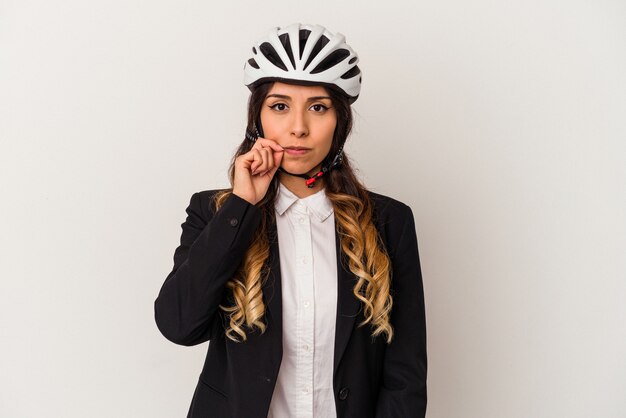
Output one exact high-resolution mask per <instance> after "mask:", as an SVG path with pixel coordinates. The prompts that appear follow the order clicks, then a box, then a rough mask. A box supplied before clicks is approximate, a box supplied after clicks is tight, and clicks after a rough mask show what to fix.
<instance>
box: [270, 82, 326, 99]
mask: <svg viewBox="0 0 626 418" xmlns="http://www.w3.org/2000/svg"><path fill="white" fill-rule="evenodd" d="M267 94H268V95H270V94H280V95H285V96H289V97H292V98H293V99H298V98H305V99H306V98H309V97H314V96H328V95H329V94H328V90H326V88H325V87H323V86H303V85H299V84H287V83H281V82H279V81H277V82H275V83H274V85H272V87H271V88H270V90H269V91H268V92H267Z"/></svg>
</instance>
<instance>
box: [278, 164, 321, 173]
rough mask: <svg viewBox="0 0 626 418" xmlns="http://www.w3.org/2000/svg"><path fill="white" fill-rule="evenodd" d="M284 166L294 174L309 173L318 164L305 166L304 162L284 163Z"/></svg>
mask: <svg viewBox="0 0 626 418" xmlns="http://www.w3.org/2000/svg"><path fill="white" fill-rule="evenodd" d="M282 167H283V169H284V170H287V171H289V172H290V173H292V174H307V173H309V172H311V171H312V170H313V169H314V168H315V167H317V166H316V165H314V166H304V165H303V164H283V165H282Z"/></svg>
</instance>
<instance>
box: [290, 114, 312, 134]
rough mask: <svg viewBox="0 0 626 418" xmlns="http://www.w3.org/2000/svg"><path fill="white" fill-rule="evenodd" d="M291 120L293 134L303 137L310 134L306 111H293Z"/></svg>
mask: <svg viewBox="0 0 626 418" xmlns="http://www.w3.org/2000/svg"><path fill="white" fill-rule="evenodd" d="M292 115H293V119H292V121H291V135H293V136H295V137H296V138H302V137H305V136H307V135H308V134H309V126H308V122H307V119H306V115H305V113H304V112H293V113H292Z"/></svg>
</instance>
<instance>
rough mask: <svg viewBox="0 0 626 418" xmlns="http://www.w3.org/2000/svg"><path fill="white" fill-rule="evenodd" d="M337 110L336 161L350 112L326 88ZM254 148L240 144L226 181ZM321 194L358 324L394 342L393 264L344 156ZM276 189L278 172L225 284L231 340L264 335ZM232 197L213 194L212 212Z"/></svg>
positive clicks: (251, 114)
mask: <svg viewBox="0 0 626 418" xmlns="http://www.w3.org/2000/svg"><path fill="white" fill-rule="evenodd" d="M270 87H271V83H268V84H262V85H261V86H259V87H258V88H257V89H255V90H254V91H253V92H252V94H251V96H250V100H249V102H248V126H249V127H252V126H253V125H255V124H256V126H260V124H259V122H258V121H259V113H260V108H261V105H262V103H263V101H264V100H265V96H266V94H267V91H269V88H270ZM327 90H328V92H329V95H330V96H331V98H332V101H333V106H334V107H335V109H336V112H337V127H336V128H335V135H334V138H333V145H332V146H331V150H330V153H329V156H331V158H332V157H334V155H335V153H336V152H337V151H338V149H339V147H340V144H343V143H344V142H345V139H346V138H347V137H348V135H349V133H350V131H351V128H352V109H351V108H350V104H349V103H348V101H347V99H346V97H345V96H343V95H342V94H341V93H339V92H337V91H334V90H333V89H332V88H327ZM251 148H252V143H251V142H249V141H248V140H246V139H245V140H244V142H243V143H242V144H241V145H240V147H239V149H238V150H237V152H236V153H235V155H234V156H233V159H232V162H231V165H230V170H229V177H230V183H231V185H232V184H234V172H235V171H234V169H235V167H234V162H235V159H236V158H237V157H238V156H239V155H241V154H244V153H246V152H248V151H249V150H250V149H251ZM323 178H324V187H325V193H326V196H327V197H328V199H329V200H330V201H331V203H332V205H333V209H334V216H335V224H336V228H337V233H338V234H339V239H340V244H341V250H342V251H343V253H344V254H345V255H346V256H347V260H348V267H349V269H350V271H351V272H352V273H353V274H354V275H355V276H357V277H358V281H357V283H356V284H355V286H354V288H353V291H352V293H353V294H354V297H355V298H357V299H359V300H360V301H361V302H362V307H363V313H364V316H365V319H364V321H363V322H361V323H360V324H359V325H358V326H359V327H361V326H364V325H365V324H367V323H370V324H371V327H372V337H377V336H379V335H385V336H386V342H387V343H390V342H391V341H392V338H393V328H392V326H391V324H390V321H389V318H390V314H391V308H392V305H393V299H392V297H391V293H390V286H391V272H392V268H391V261H390V258H389V255H388V253H387V251H386V248H385V246H384V243H383V242H382V239H381V238H380V234H379V233H378V230H377V229H376V226H375V224H374V220H373V217H374V211H373V204H372V202H371V200H370V198H369V194H368V192H367V190H366V188H365V187H364V186H363V185H362V184H361V182H360V181H359V180H358V179H357V177H356V175H355V173H354V170H353V169H352V167H351V165H350V160H349V158H348V156H347V155H346V154H345V151H344V156H343V163H342V164H341V165H340V166H339V167H336V168H335V169H333V170H331V171H330V172H328V173H326V174H325V175H324V177H323ZM278 186H279V176H278V172H277V174H276V175H275V176H274V178H273V179H272V181H271V183H270V186H269V188H268V191H267V193H266V194H265V196H264V197H263V199H262V200H261V201H260V202H258V203H257V205H256V206H257V207H258V208H259V209H261V211H262V218H261V223H260V225H259V227H258V228H257V230H256V232H255V236H254V238H253V240H252V243H251V244H250V247H249V248H248V250H247V251H246V253H245V255H244V257H243V260H242V262H241V265H240V266H239V268H238V270H237V271H236V273H235V275H234V276H233V277H232V278H231V279H230V280H229V281H228V282H227V283H226V287H227V289H228V291H230V292H232V294H231V295H232V300H233V304H232V305H231V306H223V305H220V308H221V309H222V310H223V311H224V312H225V313H226V314H227V316H228V318H229V325H228V327H227V329H226V336H227V337H228V338H230V339H231V340H233V341H235V342H241V341H246V339H247V335H246V330H245V329H244V328H247V329H249V330H252V329H253V328H255V327H256V328H257V329H259V330H260V331H261V333H264V332H265V329H266V324H265V323H264V322H263V318H264V316H265V304H264V302H263V290H262V287H263V284H264V283H265V281H266V280H267V277H268V275H269V270H270V268H269V263H268V261H269V256H270V241H269V228H270V227H271V226H272V224H273V223H274V222H275V218H274V217H275V214H274V202H275V199H276V195H277V191H278ZM231 193H232V188H230V189H226V190H222V191H220V192H218V193H216V194H215V196H214V205H215V207H214V210H215V211H217V210H218V209H219V208H220V207H221V206H222V204H223V202H224V201H225V200H226V198H227V197H228V196H229V195H230V194H231Z"/></svg>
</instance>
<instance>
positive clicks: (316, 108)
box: [311, 103, 328, 113]
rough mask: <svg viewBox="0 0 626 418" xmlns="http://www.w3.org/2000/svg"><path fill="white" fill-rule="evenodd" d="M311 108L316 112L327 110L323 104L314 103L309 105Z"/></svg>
mask: <svg viewBox="0 0 626 418" xmlns="http://www.w3.org/2000/svg"><path fill="white" fill-rule="evenodd" d="M311 109H313V110H314V111H315V112H317V113H324V112H326V111H327V110H328V107H326V106H324V105H323V104H320V103H318V104H314V105H313V106H311Z"/></svg>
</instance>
